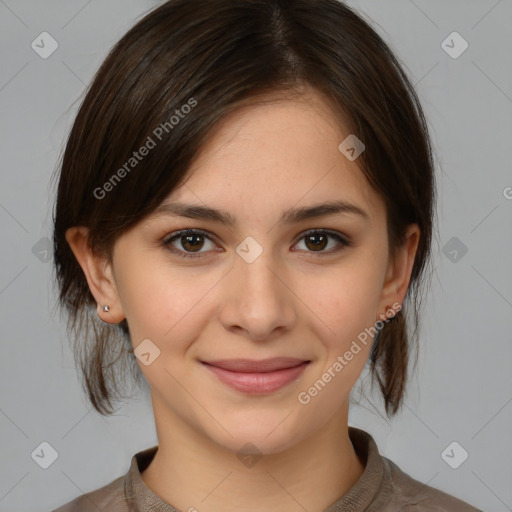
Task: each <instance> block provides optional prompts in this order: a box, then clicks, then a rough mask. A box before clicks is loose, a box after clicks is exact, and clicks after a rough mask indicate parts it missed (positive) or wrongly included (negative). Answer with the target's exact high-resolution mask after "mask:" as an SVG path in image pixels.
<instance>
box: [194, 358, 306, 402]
mask: <svg viewBox="0 0 512 512" xmlns="http://www.w3.org/2000/svg"><path fill="white" fill-rule="evenodd" d="M310 362H311V361H305V360H302V359H296V358H274V359H265V360H263V361H255V360H249V359H225V360H221V361H209V362H206V361H202V364H203V365H204V366H205V367H206V368H207V369H208V370H210V371H211V372H212V373H213V374H215V375H216V376H217V377H218V379H219V380H220V381H221V382H223V383H224V384H226V385H228V386H230V387H231V388H233V389H235V390H236V391H240V392H242V393H246V394H252V395H258V394H267V393H272V392H274V391H277V390H279V389H281V388H283V387H284V386H286V385H287V384H289V383H290V382H292V381H294V380H296V379H298V378H299V376H300V374H301V373H302V372H303V371H304V370H305V368H306V367H307V365H308V364H309V363H310Z"/></svg>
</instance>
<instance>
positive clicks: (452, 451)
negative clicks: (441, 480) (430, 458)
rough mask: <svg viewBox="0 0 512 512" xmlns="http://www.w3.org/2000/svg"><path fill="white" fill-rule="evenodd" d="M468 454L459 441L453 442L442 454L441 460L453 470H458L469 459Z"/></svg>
mask: <svg viewBox="0 0 512 512" xmlns="http://www.w3.org/2000/svg"><path fill="white" fill-rule="evenodd" d="M468 456H469V454H468V452H467V451H466V450H465V449H464V448H463V447H462V446H461V445H460V444H459V443H457V441H453V442H451V443H450V444H449V445H448V446H447V447H446V448H445V449H444V450H443V451H442V452H441V458H442V459H443V460H444V461H445V462H446V464H448V466H450V467H451V468H452V469H457V468H458V467H459V466H460V465H461V464H463V463H464V461H465V460H466V459H467V458H468Z"/></svg>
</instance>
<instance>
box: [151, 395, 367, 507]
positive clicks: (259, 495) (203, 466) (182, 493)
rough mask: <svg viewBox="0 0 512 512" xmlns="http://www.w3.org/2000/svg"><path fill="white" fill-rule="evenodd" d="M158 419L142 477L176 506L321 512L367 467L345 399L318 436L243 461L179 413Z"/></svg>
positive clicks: (341, 494)
mask: <svg viewBox="0 0 512 512" xmlns="http://www.w3.org/2000/svg"><path fill="white" fill-rule="evenodd" d="M155 418H156V420H157V421H156V423H157V433H158V439H159V445H158V451H157V453H156V455H155V457H154V459H153V460H152V462H151V464H150V465H149V466H148V467H147V468H146V470H145V471H144V472H143V473H142V479H143V481H144V483H145V484H146V485H147V486H148V487H149V488H150V489H151V490H152V491H153V492H155V493H156V494H157V495H158V496H160V497H161V498H162V499H163V500H164V501H166V502H167V503H170V504H171V505H172V506H173V507H175V508H176V509H178V510H184V511H189V510H190V511H192V512H193V511H194V510H197V511H199V512H218V511H221V510H222V511H223V512H232V511H233V512H234V511H235V510H236V512H246V511H247V512H249V511H253V510H255V509H257V510H276V511H277V510H279V511H287V510H298V509H299V508H302V509H304V510H308V511H310V512H314V511H318V512H320V511H322V510H324V509H326V508H327V507H328V506H329V505H331V504H332V503H334V502H335V501H337V500H338V499H339V498H340V497H341V496H343V495H344V494H346V492H347V491H348V490H349V489H350V488H351V487H352V486H353V485H354V484H355V483H356V481H357V480H358V479H359V478H360V476H361V475H362V473H363V471H364V465H363V464H362V463H361V461H360V460H359V458H358V456H357V454H356V452H355V450H354V447H353V445H352V443H351V441H350V438H349V436H348V423H347V420H348V401H347V404H346V406H344V407H343V408H342V409H341V410H340V411H338V412H337V413H336V414H334V415H333V417H332V418H331V419H330V420H329V422H328V423H327V424H325V425H324V426H323V427H322V429H321V430H319V431H317V432H315V434H314V435H313V436H311V437H309V438H307V439H305V440H304V441H302V442H300V443H298V444H295V445H293V446H292V447H291V448H289V449H287V450H285V451H282V452H280V453H276V454H266V455H264V456H262V457H261V458H260V459H258V460H257V459H253V460H252V461H251V460H248V461H247V464H246V465H244V464H242V463H241V461H240V460H239V458H238V457H237V454H236V453H234V452H233V451H231V450H227V449H225V448H224V447H222V446H220V445H218V444H217V443H214V442H213V441H212V440H211V439H209V438H207V437H205V436H204V435H202V434H201V433H199V432H197V431H193V430H192V429H191V428H190V427H189V426H188V425H186V424H184V423H182V422H181V421H180V420H178V419H177V418H176V417H174V416H173V417H172V418H168V417H167V418H165V421H163V419H162V418H161V417H160V418H159V417H158V416H157V415H155ZM158 419H160V420H161V421H160V422H159V421H158ZM255 461H256V462H255Z"/></svg>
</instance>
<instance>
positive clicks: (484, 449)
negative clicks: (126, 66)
mask: <svg viewBox="0 0 512 512" xmlns="http://www.w3.org/2000/svg"><path fill="white" fill-rule="evenodd" d="M159 3H160V2H156V1H154V0H153V1H151V0H108V1H107V0H104V1H102V2H100V1H99V0H90V1H86V0H72V1H71V0H66V1H64V0H62V1H56V0H45V1H36V0H24V1H14V0H5V1H1V0H0V16H1V21H0V27H1V30H0V38H1V43H2V44H1V51H2V68H1V76H0V109H1V112H0V115H1V119H2V125H1V130H2V134H1V137H0V144H1V149H2V173H1V189H0V190H1V192H0V222H1V229H2V249H1V258H2V260H1V265H0V308H1V320H0V321H1V332H2V353H3V357H2V358H1V369H0V379H1V390H2V393H1V397H0V429H1V432H2V438H1V439H2V442H1V446H0V458H1V460H2V465H1V466H2V467H1V470H0V471H1V474H0V511H9V512H17V511H31V512H36V511H46V510H51V509H53V508H55V507H57V506H58V505H61V504H63V503H64V502H66V501H69V500H71V499H72V498H74V497H75V496H77V495H79V494H81V493H83V492H89V491H91V490H93V489H96V488H98V487H101V486H103V485H105V484H107V483H109V482H110V481H112V480H113V479H114V478H116V477H118V476H120V475H122V474H124V473H125V472H126V471H127V469H128V466H129V462H130V459H131V456H132V455H133V454H134V453H135V452H137V451H139V450H142V449H144V448H147V447H149V446H153V445H154V444H156V442H157V440H156V435H155V429H154V423H153V416H152V409H151V404H150V402H149V399H148V397H147V396H146V394H145V393H144V392H142V393H140V394H139V395H138V396H137V397H136V399H134V400H132V401H129V402H127V403H126V405H124V406H123V407H122V408H121V409H120V410H119V411H118V413H117V414H116V415H115V416H112V417H110V418H103V417H101V416H100V415H98V414H97V413H95V412H93V411H91V406H90V405H89V404H88V402H87V401H86V399H85V396H84V395H83V394H82V391H81V388H80V385H79V382H78V379H77V375H76V370H75V368H74V364H73V358H72V354H71V352H70V350H69V347H68V341H67V337H66V334H65V329H64V326H63V324H62V322H61V321H60V320H59V317H58V315H56V314H55V298H54V294H53V291H52V285H51V278H52V271H51V262H49V261H47V260H48V256H49V253H48V252H47V250H48V248H49V247H48V245H47V244H48V240H47V238H50V237H51V207H52V201H53V192H52V190H51V188H50V176H51V174H52V172H53V170H54V168H55V166H56V162H57V158H58V155H59V152H60V151H61V147H62V145H63V140H64V137H65V135H66V133H67V130H68V129H69V127H70V124H71V122H72V121H73V117H74V115H75V113H76V110H77V107H78V104H79V102H78V100H79V99H80V97H81V94H82V93H83V91H84V89H85V86H86V84H88V83H89V81H90V80H91V78H92V76H93V74H94V72H95V71H96V69H97V67H98V66H99V65H100V63H101V62H102V60H103V58H104V57H105V55H106V53H107V51H108V49H109V48H110V47H111V46H112V45H113V44H114V43H115V42H116V41H117V40H118V39H119V38H120V37H121V36H122V35H123V34H124V33H125V32H126V30H128V29H129V28H130V27H131V26H132V25H133V24H134V23H135V21H136V20H138V19H140V17H141V16H142V15H143V14H144V13H145V12H147V11H148V10H149V9H151V8H153V7H155V6H156V5H158V4H159ZM348 3H349V5H351V6H354V7H356V8H358V10H359V11H360V12H361V13H363V15H364V16H367V17H368V18H369V19H370V20H371V24H372V25H373V26H374V28H376V30H377V31H378V32H379V34H381V36H382V37H383V38H384V39H385V40H386V41H387V42H388V43H389V44H390V45H391V47H392V48H393V49H394V50H395V52H396V54H397V55H398V57H399V58H400V59H401V60H402V62H403V63H404V64H405V66H406V70H407V71H408V72H409V75H410V76H411V79H412V81H413V83H415V84H416V85H417V90H418V93H419V95H420V99H421V101H422V103H423V106H424V108H425V112H426V115H427V118H428V122H429V126H430V129H431V135H432V138H433V141H434V145H435V148H436V153H437V160H438V161H437V164H438V165H437V167H438V169H437V172H438V186H439V209H438V213H439V233H438V236H437V245H436V246H435V247H434V252H435V259H434V265H435V274H434V279H433V283H432V288H431V293H430V297H429V301H428V303H427V304H426V308H425V310H424V314H423V330H422V337H421V347H420V353H419V358H420V359H419V365H418V368H417V373H416V375H415V376H414V377H413V379H412V381H411V384H410V388H409V395H408V398H407V400H406V405H405V407H404V409H403V412H402V413H401V414H400V415H399V416H398V417H396V418H395V419H394V420H392V421H391V422H387V421H385V420H384V418H383V416H382V408H381V407H377V408H375V407H373V406H372V405H371V404H372V403H374V404H375V403H377V404H378V403H380V402H379V401H378V399H377V398H372V397H369V400H368V401H365V400H362V401H361V406H357V407H356V406H354V407H353V408H352V410H351V414H350V424H352V425H354V426H358V427H360V428H363V429H365V430H367V431H369V432H370V433H371V434H372V435H373V436H374V438H375V439H376V441H377V444H378V445H379V449H380V451H381V453H383V454H384V455H385V456H387V457H388V458H390V459H391V460H393V461H394V462H395V463H396V464H398V465H399V466H400V467H401V468H402V469H403V470H404V471H406V472H407V473H409V474H410V475H411V476H413V477H414V478H416V479H418V480H421V481H422V482H425V483H428V484H429V485H432V486H434V487H437V488H439V489H442V490H445V491H447V492H449V493H450V494H454V495H455V496H458V497H460V498H462V499H464V500H466V501H468V502H470V503H472V504H474V505H475V506H477V507H479V508H482V509H484V510H485V511H506V510H512V486H511V485H510V483H511V482H512V456H511V454H512V436H511V435H510V433H511V431H512V429H511V426H512V385H511V384H512V377H511V371H510V366H511V362H512V343H511V341H512V340H511V334H510V319H511V317H512V316H511V313H512V265H511V263H512V259H511V255H512V229H511V227H512V222H511V221H512V199H511V198H512V172H511V164H510V160H511V156H512V155H511V150H510V146H511V144H512V70H511V55H512V31H511V29H510V20H512V1H511V0H501V1H496V0H479V1H475V0H474V1H467V0H464V1H463V0H458V1H455V0H450V1H440V0H436V1H428V2H427V1H426V0H414V1H413V0H394V1H383V0H372V1H363V0H361V1H360V2H357V1H350V2H348ZM43 31H47V32H49V33H50V34H51V35H52V37H53V38H54V39H55V40H56V41H57V42H58V45H59V46H58V49H57V50H56V51H55V52H54V53H53V54H52V55H51V56H50V57H49V58H47V59H43V58H41V57H40V56H39V55H38V54H37V53H36V52H35V51H34V50H33V49H32V48H31V43H32V41H34V40H35V39H36V37H37V36H38V35H39V34H40V33H41V32H43ZM453 31H457V32H458V33H460V34H461V36H462V37H463V38H464V39H465V40H466V41H467V42H468V44H469V47H468V49H467V50H466V51H465V52H464V53H462V54H461V55H460V56H459V57H458V58H455V59H454V58H452V57H450V56H449V55H448V54H447V53H446V52H445V50H444V49H443V48H442V47H441V43H442V41H444V40H445V39H446V37H447V36H448V35H449V34H451V33H452V32H453ZM449 44H451V43H449ZM452 46H454V50H457V49H459V48H460V43H459V42H454V44H453V45H452ZM453 237H455V238H456V239H455V240H452V241H451V242H450V240H451V239H452V238H453ZM447 244H448V245H447ZM462 244H463V245H462ZM464 246H465V247H466V248H467V253H466V254H463V248H464ZM454 250H455V251H456V252H453V251H454ZM364 378H365V374H363V379H364ZM43 441H46V442H48V443H50V445H51V446H53V447H54V449H55V450H56V451H57V452H58V458H57V459H56V460H55V462H54V463H53V464H52V465H51V466H50V467H49V468H48V469H42V468H41V467H40V466H39V465H38V464H36V463H35V462H34V460H33V459H32V458H31V453H32V452H33V451H34V450H35V449H36V448H37V447H38V446H39V444H40V443H41V442H43ZM453 441H456V442H458V443H459V444H460V445H461V446H462V447H463V449H465V450H466V451H467V452H468V454H469V457H468V459H467V460H466V461H465V462H464V463H463V464H462V465H460V467H458V468H457V469H452V468H451V467H450V466H449V465H448V464H447V463H446V462H445V461H444V460H443V458H442V456H441V453H442V452H443V451H444V449H445V448H446V447H447V446H448V445H449V444H450V443H452V442H453ZM460 450H461V449H460V448H456V449H455V450H454V452H453V457H452V460H453V459H456V458H457V457H459V456H460V453H461V451H460ZM450 455H451V453H450Z"/></svg>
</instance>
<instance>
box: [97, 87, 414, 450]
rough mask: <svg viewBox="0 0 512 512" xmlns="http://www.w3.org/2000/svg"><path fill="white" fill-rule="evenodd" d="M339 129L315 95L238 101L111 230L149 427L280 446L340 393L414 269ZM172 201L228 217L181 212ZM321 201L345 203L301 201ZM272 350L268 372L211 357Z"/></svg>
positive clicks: (329, 413) (325, 419) (117, 296)
mask: <svg viewBox="0 0 512 512" xmlns="http://www.w3.org/2000/svg"><path fill="white" fill-rule="evenodd" d="M349 133H350V132H348V131H346V130H345V131H344V130H343V129H342V128H341V127H340V126H339V123H337V122H336V120H335V119H334V117H333V115H332V113H331V111H330V109H329V106H328V105H326V104H325V103H324V102H323V100H322V99H321V98H320V97H319V96H315V95H312V96H310V97H309V98H308V99H307V101H304V100H282V101H279V102H274V103H264V104H258V105H256V106H252V107H250V108H246V109H244V110H240V111H237V112H236V113H234V114H232V115H231V116H230V117H227V118H226V119H225V120H223V122H222V123H221V124H220V125H219V126H218V128H217V129H216V131H215V133H214V135H213V136H212V138H210V139H209V141H208V143H207V145H206V146H205V147H204V148H203V150H202V152H201V153H200V155H198V158H197V159H196V160H195V162H194V164H193V165H192V167H191V168H190V170H189V173H188V175H187V178H186V180H185V181H184V182H183V184H182V185H181V186H180V188H178V189H175V190H174V191H173V192H172V193H171V194H170V195H169V196H168V197H167V199H166V200H165V201H164V203H162V207H161V208H160V209H159V211H156V212H154V214H153V215H151V216H150V217H147V218H146V219H144V220H143V221H141V222H140V223H139V224H138V225H136V226H135V227H134V228H132V229H131V230H129V231H127V232H126V233H124V234H123V235H122V236H121V237H120V238H119V239H118V241H117V242H116V244H115V246H114V250H113V257H112V267H111V277H112V290H113V291H112V292H111V293H112V294H113V295H112V296H111V297H110V298H109V299H108V300H110V303H111V311H112V314H113V315H115V316H117V317H118V318H117V319H118V321H119V320H120V319H122V318H124V317H126V319H127V322H128V325H129V328H130V332H131V337H132V344H133V346H134V348H136V349H137V347H139V345H140V347H141V348H143V350H141V352H142V353H144V356H142V357H140V354H139V358H140V359H138V364H139V366H140V368H141V370H142V372H143V374H144V376H145V378H146V379H147V381H148V382H149V384H150V387H151V393H152V399H153V407H154V412H155V417H156V420H157V428H158V424H160V425H163V424H165V425H175V426H176V427H177V428H178V427H184V426H185V427H186V428H188V429H189V431H190V432H194V435H199V436H203V438H206V439H209V440H213V441H214V442H215V443H217V444H219V445H221V446H224V447H227V448H229V449H232V450H237V449H239V448H240V446H242V445H244V444H245V443H246V442H248V441H250V442H251V443H253V444H254V445H256V446H257V447H258V449H259V450H260V451H261V452H263V453H276V452H279V451H280V450H284V449H286V448H289V447H291V446H292V445H294V444H296V443H299V442H300V441H302V440H305V439H307V438H308V437H310V436H313V435H314V434H315V433H318V431H319V430H321V429H322V428H323V427H324V426H325V425H327V424H328V423H329V422H330V421H331V420H332V418H335V417H336V414H337V413H339V411H341V410H342V409H343V408H345V407H347V404H348V398H349V393H350V390H351V388H352V386H353V385H354V383H355V382H356V380H357V378H358V377H359V375H360V373H361V371H362V369H363V367H364V365H365V363H366V360H367V358H368V355H369V351H370V348H371V334H369V333H371V332H372V331H371V330H370V329H369V328H371V327H373V326H374V325H375V322H376V321H377V320H379V318H380V316H379V315H382V314H383V313H385V312H386V311H387V310H389V308H390V307H391V306H392V305H393V304H397V303H401V300H402V299H403V296H404V294H405V290H406V287H407V284H408V281H407V279H408V274H409V272H410V261H409V260H407V249H404V251H403V255H404V256H403V257H402V258H400V257H397V259H396V260H391V259H390V257H389V251H388V238H387V229H386V208H385V205H384V202H383V200H382V199H381V198H380V197H379V196H378V195H377V194H376V192H375V191H374V190H373V189H372V188H371V187H370V185H369V184H368V182H367V181H366V178H365V177H364V175H363V174H362V172H361V171H360V170H359V168H358V167H357V160H356V161H353V162H352V161H349V160H348V159H347V158H346V157H345V156H344V155H343V154H342V153H341V152H340V151H339V150H338V145H339V144H340V143H341V142H342V141H343V140H344V139H345V138H346V137H347V136H348V135H349ZM178 203H179V204H181V205H187V206H194V207H201V208H208V209H213V210H216V211H218V212H220V213H222V214H223V215H224V217H225V218H224V221H221V217H222V216H221V215H219V214H215V213H213V214H212V212H210V215H208V216H207V218H204V215H203V218H201V215H200V212H199V210H198V209H197V208H196V210H194V211H193V212H189V214H188V215H189V216H181V215H178V214H177V213H176V212H177V209H176V206H172V205H177V204H178ZM324 203H332V204H334V203H338V205H339V208H338V209H337V211H334V210H336V209H332V208H331V209H330V210H329V209H321V208H320V209H317V210H316V211H314V210H311V208H312V207H314V206H318V205H321V204H324ZM301 211H302V212H303V213H304V212H305V213H304V214H303V215H298V214H297V213H300V212H301ZM194 212H195V213H194ZM308 212H309V213H308ZM182 213H183V212H182ZM203 213H204V211H203ZM226 218H227V219H229V220H230V221H231V222H227V221H226ZM184 230H190V231H185V232H184ZM315 230H316V231H315ZM413 249H414V248H413ZM409 254H410V251H409ZM103 300H105V299H103ZM365 329H366V331H365ZM364 333H366V336H365V335H364ZM363 339H366V343H364V342H363V341H362V340H363ZM144 340H146V341H144ZM148 340H149V341H148ZM354 342H355V343H356V345H354ZM141 343H142V344H141ZM356 346H357V347H359V350H357V348H356ZM347 353H351V354H352V356H351V357H350V356H349V355H348V354H347ZM148 354H149V355H148ZM273 358H293V361H288V362H283V361H277V362H276V365H275V366H276V367H278V368H281V369H277V370H275V371H272V372H268V373H267V374H266V375H262V373H263V370H265V371H268V370H271V369H272V368H274V367H271V366H268V367H265V368H261V367H259V368H258V367H256V368H254V367H252V368H249V367H248V366H247V367H245V366H243V363H238V366H237V363H236V362H233V361H231V362H229V361H228V368H231V369H226V368H224V369H222V368H219V367H217V366H214V365H208V364H206V362H210V363H216V362H217V363H218V362H219V361H221V360H233V359H244V360H252V362H261V361H262V360H267V359H273ZM340 358H341V359H340ZM143 361H145V362H150V364H148V365H146V364H144V363H143ZM342 361H343V362H342ZM230 363H231V366H229V364H230ZM218 364H219V365H221V366H222V363H218ZM270 364H271V363H270ZM285 366H288V369H284V367H285ZM234 367H236V368H234ZM291 367H293V368H291ZM234 369H235V370H244V371H242V372H241V371H238V372H237V371H233V370H234ZM254 370H259V371H256V372H255V373H252V375H251V374H250V372H253V371H254ZM319 380H320V381H321V383H319ZM315 383H316V386H315ZM315 390H316V391H315Z"/></svg>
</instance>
